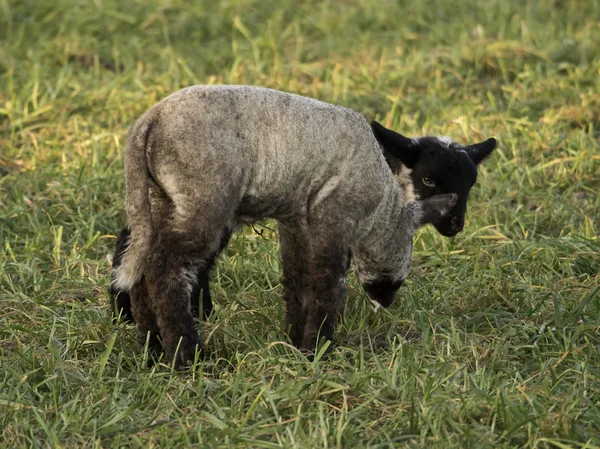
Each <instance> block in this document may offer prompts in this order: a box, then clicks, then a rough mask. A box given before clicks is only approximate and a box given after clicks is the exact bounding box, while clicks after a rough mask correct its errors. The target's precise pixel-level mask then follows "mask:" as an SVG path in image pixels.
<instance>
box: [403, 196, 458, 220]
mask: <svg viewBox="0 0 600 449" xmlns="http://www.w3.org/2000/svg"><path fill="white" fill-rule="evenodd" d="M457 201H458V195H457V194H456V193H446V194H443V195H434V196H432V197H429V198H427V199H426V200H420V201H414V202H412V203H409V204H408V206H407V207H408V208H409V209H410V210H411V211H412V218H413V226H414V228H415V229H417V228H419V227H421V226H423V225H425V224H427V223H431V222H432V221H437V220H439V219H441V218H443V217H444V216H446V215H447V214H448V212H450V211H451V210H452V208H453V207H454V206H455V205H456V202H457Z"/></svg>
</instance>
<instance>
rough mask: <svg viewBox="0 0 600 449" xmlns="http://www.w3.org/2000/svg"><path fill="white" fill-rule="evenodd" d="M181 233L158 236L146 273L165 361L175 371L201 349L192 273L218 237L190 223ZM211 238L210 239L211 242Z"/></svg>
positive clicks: (201, 266) (201, 265) (163, 232)
mask: <svg viewBox="0 0 600 449" xmlns="http://www.w3.org/2000/svg"><path fill="white" fill-rule="evenodd" d="M187 224H188V226H182V227H181V228H182V229H187V230H186V231H185V232H177V231H175V230H173V229H170V227H167V228H165V229H163V230H161V232H160V233H159V236H158V239H157V242H156V244H155V246H154V249H153V252H152V260H151V261H150V263H149V265H148V267H147V269H146V279H147V282H148V292H149V293H150V298H151V306H152V309H153V311H154V314H155V315H156V318H157V321H158V327H159V328H160V335H161V338H162V342H163V346H164V347H165V352H166V354H167V357H168V360H169V361H171V360H173V358H174V357H175V356H176V358H175V359H174V360H175V366H176V367H178V368H181V367H185V366H187V365H189V364H191V363H192V362H193V360H194V357H195V353H196V351H197V350H200V349H201V343H200V339H199V338H198V333H197V332H196V327H195V324H194V319H193V316H192V313H191V308H190V294H191V292H192V289H193V285H194V284H195V283H196V282H197V276H196V273H197V272H198V270H199V269H205V268H206V261H207V259H208V258H209V257H210V255H211V254H212V253H213V252H214V251H215V250H216V248H217V247H218V243H219V233H216V235H212V236H209V234H208V233H207V232H203V231H202V230H201V229H197V228H196V227H194V226H193V225H190V223H187ZM211 237H212V238H211Z"/></svg>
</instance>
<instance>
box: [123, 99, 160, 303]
mask: <svg viewBox="0 0 600 449" xmlns="http://www.w3.org/2000/svg"><path fill="white" fill-rule="evenodd" d="M154 121H155V115H154V111H153V110H150V111H148V112H146V113H145V114H144V115H143V116H142V117H140V118H139V120H138V121H137V122H136V123H135V124H134V125H133V126H132V127H131V129H130V130H129V132H128V133H127V142H126V146H125V175H126V187H125V211H126V212H127V221H128V223H129V227H130V228H131V236H130V240H129V244H128V247H127V250H126V252H125V253H124V254H123V259H122V261H121V264H120V265H119V266H118V267H115V268H114V271H113V275H114V277H113V279H114V286H115V287H116V288H117V289H119V290H122V291H127V290H129V289H131V287H133V285H134V284H135V283H136V282H137V281H139V280H140V279H141V277H142V274H143V272H144V267H145V265H146V260H147V258H148V255H149V253H150V245H151V242H152V236H153V234H154V229H153V222H152V213H151V209H150V197H149V193H148V176H149V172H148V165H147V162H146V145H147V143H148V135H149V133H150V131H151V129H152V125H153V124H154Z"/></svg>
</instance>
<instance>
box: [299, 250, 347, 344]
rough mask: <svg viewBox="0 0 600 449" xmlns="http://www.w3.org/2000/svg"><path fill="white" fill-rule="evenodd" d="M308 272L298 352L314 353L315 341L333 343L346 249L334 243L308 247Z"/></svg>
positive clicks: (344, 273)
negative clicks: (301, 350)
mask: <svg viewBox="0 0 600 449" xmlns="http://www.w3.org/2000/svg"><path fill="white" fill-rule="evenodd" d="M311 246H312V248H311V258H310V262H309V268H308V277H309V283H310V293H309V295H307V297H306V302H305V304H304V310H305V314H306V324H305V326H304V335H303V339H302V345H301V348H302V349H303V350H306V351H308V352H312V351H314V350H315V348H316V345H317V342H318V338H319V337H324V338H326V339H327V340H329V341H333V332H334V330H335V324H336V321H337V316H338V312H339V309H340V306H341V304H342V300H343V298H344V294H345V292H346V271H347V269H348V258H349V251H348V247H347V246H345V245H343V244H341V243H339V242H335V241H329V242H325V244H323V245H319V246H315V245H314V244H313V245H311Z"/></svg>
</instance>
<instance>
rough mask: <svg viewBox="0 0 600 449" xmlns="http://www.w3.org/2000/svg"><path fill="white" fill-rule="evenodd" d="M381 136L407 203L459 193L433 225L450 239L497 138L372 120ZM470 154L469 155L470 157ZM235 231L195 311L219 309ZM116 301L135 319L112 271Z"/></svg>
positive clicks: (204, 278)
mask: <svg viewBox="0 0 600 449" xmlns="http://www.w3.org/2000/svg"><path fill="white" fill-rule="evenodd" d="M371 126H372V130H373V132H374V134H375V137H376V138H377V139H378V140H379V143H380V146H381V150H382V152H383V155H384V157H385V159H386V162H387V163H388V165H389V167H390V168H391V169H392V172H393V174H394V177H395V178H396V180H397V181H398V183H399V184H400V186H401V187H402V189H403V193H404V198H405V200H406V201H415V200H419V199H427V198H430V197H432V196H433V195H436V194H437V195H439V194H444V193H455V194H456V195H458V200H457V205H456V206H455V207H454V208H453V209H452V211H451V212H450V213H449V214H448V215H446V216H445V217H442V218H440V219H438V220H434V221H433V222H432V224H433V225H434V226H435V228H436V229H437V230H438V232H439V233H440V234H442V235H444V236H446V237H453V236H455V235H456V234H458V233H459V232H460V231H462V229H463V227H464V222H465V215H466V205H467V200H468V198H469V193H470V191H471V187H472V186H473V185H474V184H475V182H476V180H477V167H478V165H479V163H481V162H482V161H483V160H484V159H485V158H487V157H488V156H489V155H490V154H491V153H492V151H493V150H494V149H495V147H496V140H495V139H493V138H490V139H488V140H486V141H484V142H481V143H476V144H473V145H467V146H463V145H460V144H458V143H456V142H454V141H452V140H451V139H449V138H448V137H437V136H424V137H417V138H413V139H409V138H406V137H404V136H402V135H400V134H398V133H395V132H393V131H391V130H388V129H386V128H385V127H383V126H382V125H380V124H379V123H377V122H375V121H373V122H372V123H371ZM465 156H468V157H465ZM129 236H130V229H129V227H127V226H126V227H124V228H123V229H122V230H121V232H120V234H119V236H118V238H117V244H116V249H115V253H114V257H113V268H117V267H118V266H119V265H120V264H121V259H122V257H123V254H124V252H125V250H126V249H127V247H128V244H129ZM230 237H231V230H229V232H226V233H224V234H223V236H222V239H221V243H220V245H219V248H218V250H217V251H216V252H214V253H213V254H212V255H211V256H210V257H209V258H208V260H207V261H206V264H205V267H201V268H200V269H199V270H198V272H197V273H196V283H195V284H193V286H192V292H191V295H190V300H191V310H192V315H194V316H195V317H198V316H199V315H200V304H202V313H201V317H202V318H203V319H207V318H208V316H209V315H210V314H211V312H212V309H213V304H212V300H211V296H210V287H209V270H210V269H211V268H212V266H213V265H214V262H215V259H216V257H217V256H218V254H219V253H220V252H221V251H222V250H223V249H224V248H225V247H226V246H227V242H228V241H229V238H230ZM111 277H112V279H111V285H110V290H109V293H110V304H111V310H112V315H113V318H114V319H116V318H118V317H121V319H123V320H124V321H125V322H134V321H135V320H134V318H133V313H132V311H131V299H130V296H129V291H128V290H124V289H119V288H117V287H116V285H115V281H114V270H113V272H112V273H111Z"/></svg>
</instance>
